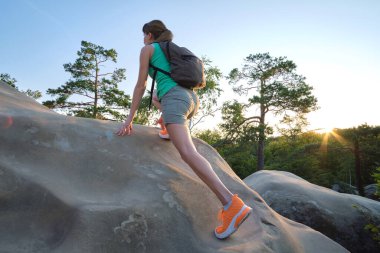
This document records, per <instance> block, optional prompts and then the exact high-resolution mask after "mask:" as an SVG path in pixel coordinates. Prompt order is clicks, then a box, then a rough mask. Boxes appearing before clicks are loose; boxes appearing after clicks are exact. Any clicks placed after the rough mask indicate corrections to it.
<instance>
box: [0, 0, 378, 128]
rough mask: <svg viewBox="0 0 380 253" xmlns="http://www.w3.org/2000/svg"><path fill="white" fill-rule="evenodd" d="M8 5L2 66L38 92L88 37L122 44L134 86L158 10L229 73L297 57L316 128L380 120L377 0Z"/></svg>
mask: <svg viewBox="0 0 380 253" xmlns="http://www.w3.org/2000/svg"><path fill="white" fill-rule="evenodd" d="M0 10H1V15H0V31H1V32H0V56H1V57H0V73H8V74H10V75H11V77H13V78H15V79H16V80H17V84H16V85H17V86H18V87H19V89H21V90H26V89H32V90H40V91H41V92H42V93H43V94H44V96H43V98H42V99H41V100H40V101H44V100H47V99H51V98H50V96H48V95H46V90H47V89H48V88H57V87H59V86H61V85H63V84H65V82H66V81H68V80H69V79H70V75H69V73H67V72H65V71H64V69H63V64H65V63H72V62H74V61H75V59H76V58H77V56H76V52H77V51H78V50H80V43H81V41H82V40H85V41H89V42H91V43H94V44H97V45H100V46H103V47H104V48H105V49H111V48H113V49H115V50H116V51H117V53H118V62H117V63H116V64H113V65H108V67H109V68H116V67H117V68H125V69H126V75H127V79H126V80H125V81H123V82H122V83H120V88H121V89H123V90H125V91H126V93H127V94H130V95H132V92H133V88H134V86H135V84H136V81H137V74H138V72H137V71H138V64H139V62H138V59H139V53H140V49H141V47H142V46H143V33H142V26H143V24H145V23H147V22H149V21H151V20H153V19H160V20H162V21H163V22H164V23H165V24H166V26H167V27H168V29H170V30H171V31H172V32H173V34H174V42H175V43H177V44H179V45H181V46H185V47H187V48H189V49H190V50H191V51H193V52H194V53H195V54H196V55H199V56H206V57H207V58H209V59H210V60H211V61H212V65H213V66H216V67H218V68H219V69H220V70H221V71H222V73H223V74H224V75H228V73H229V72H230V71H231V70H232V69H233V68H240V67H241V66H242V65H243V63H244V58H245V57H247V56H248V55H250V54H257V53H265V52H269V54H270V55H271V56H272V57H280V56H286V57H287V58H288V59H289V60H292V61H293V62H294V63H295V64H296V65H297V73H298V74H300V75H302V76H304V77H306V82H307V83H308V84H309V85H310V86H312V87H313V89H314V90H313V95H314V96H315V97H316V98H317V99H318V105H319V107H320V109H319V110H317V111H316V112H312V113H310V114H309V115H308V120H309V122H310V126H309V129H310V130H313V129H320V128H333V127H336V128H349V127H355V126H358V125H361V124H364V123H367V124H369V125H380V113H379V109H380V106H379V102H378V101H379V99H378V98H379V94H380V92H379V91H380V28H379V27H380V1H379V0H360V1H359V0H355V1H354V0H307V1H305V0H266V1H258V0H234V1H231V0H230V1H225V0H218V1H216V0H215V1H214V0H209V1H205V0H202V1H200V0H192V1H180V0H173V1H171V0H170V1H169V0H160V1H154V0H145V1H140V0H136V1H132V0H108V1H104V0H65V1H51V0H0ZM220 85H221V88H222V89H223V90H224V94H223V95H222V96H221V99H220V100H221V101H220V102H221V103H222V101H223V100H228V99H232V98H234V97H236V96H235V95H233V92H232V90H231V87H230V86H229V85H228V82H227V81H226V80H224V79H223V80H221V82H220ZM148 86H150V82H148ZM251 113H255V111H252V112H251ZM210 122H212V123H210ZM216 122H217V120H208V123H207V122H206V128H212V127H214V126H215V125H216ZM207 124H208V125H207Z"/></svg>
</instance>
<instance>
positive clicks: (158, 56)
mask: <svg viewBox="0 0 380 253" xmlns="http://www.w3.org/2000/svg"><path fill="white" fill-rule="evenodd" d="M152 46H153V47H154V52H153V55H152V58H151V59H150V62H149V63H150V64H152V65H153V66H156V67H157V68H160V69H163V70H165V71H167V72H170V64H169V61H168V60H167V59H166V57H165V54H164V52H163V51H162V49H161V47H160V45H159V44H158V43H152ZM153 73H154V70H153V68H149V76H150V77H151V78H152V77H153ZM156 84H157V97H158V99H159V100H161V98H162V97H163V96H164V95H165V94H166V93H167V92H168V91H169V90H170V89H171V88H173V87H174V86H176V85H177V83H176V82H175V81H174V80H173V79H172V78H171V77H170V76H168V75H166V74H164V73H161V72H160V71H157V74H156Z"/></svg>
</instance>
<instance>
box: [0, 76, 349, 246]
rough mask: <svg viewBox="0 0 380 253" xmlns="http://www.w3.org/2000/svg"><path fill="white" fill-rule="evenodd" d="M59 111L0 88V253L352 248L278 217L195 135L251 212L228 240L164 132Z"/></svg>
mask: <svg viewBox="0 0 380 253" xmlns="http://www.w3.org/2000/svg"><path fill="white" fill-rule="evenodd" d="M119 126H120V124H119V123H116V122H108V121H101V120H93V119H85V118H75V117H67V116H62V115H59V114H57V113H55V112H53V111H50V110H48V109H47V108H45V107H43V106H41V105H40V104H38V103H37V102H35V101H34V100H33V99H30V98H28V97H26V96H25V95H23V94H21V93H19V92H17V91H16V90H15V89H13V88H11V87H9V86H7V85H6V84H4V83H2V82H1V83H0V175H1V177H0V249H1V252H12V253H14V252H17V253H18V252H20V253H22V252H28V253H30V252H39V253H40V252H49V253H50V252H52V253H61V252H62V253H63V252H71V253H76V252H81V253H82V252H91V253H97V252H112V253H117V252H139V253H140V252H142V253H143V252H153V253H155V252H165V253H168V252H169V253H170V252H181V253H186V252H191V253H194V252H277V253H278V252H279V253H281V252H292V253H293V252H296V253H297V252H300V253H301V252H308V253H313V252H315V253H320V252H331V253H337V252H347V250H345V249H344V248H343V247H342V246H340V245H339V244H337V243H335V242H334V241H332V240H331V239H329V238H327V237H326V236H324V235H322V234H321V233H319V232H317V231H314V230H312V229H310V228H309V227H307V226H305V225H302V224H299V223H296V222H293V221H291V220H288V219H286V218H284V217H282V216H281V215H279V214H277V213H276V212H274V211H273V210H272V209H271V208H270V207H269V206H268V205H267V204H266V203H265V202H264V201H263V199H262V198H261V197H260V196H259V195H258V194H257V193H256V192H255V191H253V190H251V189H250V188H249V187H248V186H246V185H245V184H244V182H243V181H242V180H240V179H239V178H238V177H237V176H236V174H235V173H234V172H233V171H232V170H231V168H230V167H229V166H228V165H227V163H226V162H225V161H224V160H223V159H222V158H221V157H220V156H219V154H218V153H217V152H216V151H215V150H214V149H213V148H211V147H210V146H209V145H207V144H206V143H204V142H202V141H200V140H197V139H194V142H195V146H196V148H197V149H198V150H199V152H200V153H201V154H203V155H204V156H205V157H206V159H208V160H209V161H210V163H211V165H212V166H213V168H214V169H215V171H216V173H217V174H218V175H219V176H220V178H221V180H222V181H223V182H225V184H226V185H227V187H228V188H229V189H230V190H231V191H233V192H234V193H238V194H239V196H240V197H241V198H243V199H244V200H245V201H246V202H247V204H249V205H251V206H252V207H253V214H252V215H251V216H250V217H249V218H248V219H247V220H246V222H245V223H244V224H243V225H242V226H241V227H240V229H239V231H237V232H236V233H235V234H233V235H232V236H231V237H230V238H229V239H226V240H223V241H220V240H218V239H216V238H215V236H214V234H213V230H214V228H215V226H216V225H217V218H216V216H217V212H218V211H219V209H220V207H221V205H220V203H219V201H218V200H217V198H216V197H215V196H214V195H213V193H212V192H211V191H210V190H209V189H208V188H207V187H206V186H205V184H204V183H203V182H202V181H201V180H200V179H199V178H198V177H197V176H196V175H195V174H194V172H193V171H192V170H191V169H190V168H189V167H188V166H187V165H186V164H185V163H184V162H183V161H182V160H181V158H180V156H179V154H178V152H177V151H176V149H175V148H174V146H173V145H172V143H171V142H170V141H163V140H161V139H160V138H159V137H158V135H157V134H158V129H155V128H152V127H146V126H139V125H135V126H134V133H133V134H132V135H131V136H126V137H119V136H116V135H115V134H114V132H115V131H116V130H117V129H118V127H119Z"/></svg>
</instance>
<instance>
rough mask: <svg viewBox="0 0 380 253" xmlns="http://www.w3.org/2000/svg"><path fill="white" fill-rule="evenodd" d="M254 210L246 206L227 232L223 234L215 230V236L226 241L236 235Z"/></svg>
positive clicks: (235, 217) (233, 220)
mask: <svg viewBox="0 0 380 253" xmlns="http://www.w3.org/2000/svg"><path fill="white" fill-rule="evenodd" d="M251 212H252V208H250V207H249V206H246V205H244V206H243V207H242V208H241V209H240V211H239V212H238V213H237V214H236V215H235V216H234V218H233V219H232V221H231V223H230V225H228V227H227V229H226V231H224V232H223V233H220V234H219V233H217V232H216V230H214V233H215V236H216V238H218V239H225V238H227V237H229V236H230V235H232V234H233V233H235V232H236V231H237V230H238V228H239V227H240V225H241V224H242V223H243V222H244V221H245V220H246V219H247V218H248V216H249V215H250V214H251Z"/></svg>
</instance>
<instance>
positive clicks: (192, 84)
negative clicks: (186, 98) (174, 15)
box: [149, 41, 206, 108]
mask: <svg viewBox="0 0 380 253" xmlns="http://www.w3.org/2000/svg"><path fill="white" fill-rule="evenodd" d="M158 43H159V45H160V47H161V49H162V51H163V52H164V54H165V56H166V59H167V60H168V61H169V64H170V69H171V71H170V72H167V71H165V70H163V69H160V68H158V67H156V66H154V65H152V64H149V67H151V68H153V70H154V72H153V77H152V88H151V99H150V103H149V108H150V107H151V103H152V94H153V90H154V82H155V80H156V74H157V71H160V72H161V73H164V74H165V75H168V76H170V77H171V78H172V79H173V80H174V81H175V82H176V83H178V85H180V86H182V87H185V88H187V89H200V88H203V87H205V86H206V81H205V76H204V68H203V62H202V61H201V60H200V59H199V58H198V57H196V56H195V55H194V54H193V53H192V52H191V51H190V50H188V49H187V48H185V47H179V46H177V45H176V44H174V43H173V42H171V41H162V42H158Z"/></svg>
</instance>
